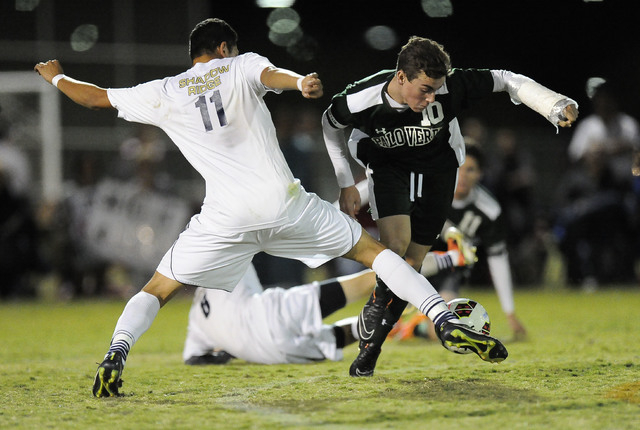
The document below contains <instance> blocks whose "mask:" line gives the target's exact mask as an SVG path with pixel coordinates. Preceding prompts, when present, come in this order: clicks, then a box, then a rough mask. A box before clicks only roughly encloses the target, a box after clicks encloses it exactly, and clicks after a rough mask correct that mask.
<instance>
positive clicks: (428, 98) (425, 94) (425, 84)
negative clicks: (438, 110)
mask: <svg viewBox="0 0 640 430" xmlns="http://www.w3.org/2000/svg"><path fill="white" fill-rule="evenodd" d="M398 78H399V80H400V82H401V84H402V86H401V93H402V98H403V99H404V101H405V103H406V104H407V105H409V108H410V109H411V110H412V111H414V112H422V111H423V110H424V109H425V108H426V107H427V105H428V104H429V103H433V102H434V101H435V99H436V91H437V90H438V89H439V88H440V87H441V86H443V85H444V81H445V79H446V78H445V77H444V76H443V77H442V78H438V79H433V78H430V77H429V76H427V75H426V74H425V73H424V72H421V73H420V74H419V75H418V76H417V77H416V78H414V79H413V80H411V81H409V80H408V79H407V76H406V75H405V74H404V73H403V72H402V71H400V72H399V76H398Z"/></svg>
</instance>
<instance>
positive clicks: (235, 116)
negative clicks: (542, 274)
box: [34, 18, 507, 397]
mask: <svg viewBox="0 0 640 430" xmlns="http://www.w3.org/2000/svg"><path fill="white" fill-rule="evenodd" d="M237 40H238V37H237V34H236V32H235V30H233V29H232V28H231V26H229V24H227V23H226V22H225V21H223V20H220V19H215V18H214V19H207V20H204V21H202V22H201V23H199V24H197V25H196V27H195V28H194V29H193V31H192V32H191V35H190V39H189V52H190V56H191V60H192V64H193V66H192V67H191V68H190V69H189V70H187V71H186V72H184V73H181V74H179V75H177V76H173V77H169V78H165V79H162V80H157V81H152V82H147V83H144V84H141V85H138V86H136V87H133V88H126V89H109V90H107V89H104V88H100V87H98V86H96V85H94V84H90V83H87V82H81V81H77V80H75V79H71V78H69V77H67V76H66V75H64V73H63V69H62V66H61V65H60V63H59V62H58V61H57V60H50V61H47V62H43V63H38V64H37V65H36V66H35V67H34V69H35V70H36V71H37V72H38V73H39V74H40V75H41V76H42V77H43V78H44V79H45V80H46V81H47V82H50V83H51V84H53V85H55V86H56V87H57V88H58V89H60V90H61V91H62V92H63V93H64V94H65V95H67V96H68V97H69V98H70V99H71V100H73V101H74V102H76V103H78V104H80V105H83V106H86V107H89V108H94V109H99V108H115V109H117V110H118V112H119V116H120V117H122V118H124V119H126V120H129V121H135V122H140V123H144V124H150V125H155V126H157V127H159V128H161V129H162V130H164V131H165V132H166V133H167V135H168V136H169V137H171V139H172V140H173V141H174V143H175V144H176V145H177V146H178V147H179V148H180V150H181V151H182V153H183V154H184V155H185V157H186V158H187V160H188V161H189V162H190V163H191V164H192V165H193V166H194V167H195V168H196V169H197V170H198V172H199V173H200V174H201V175H202V176H203V178H204V179H205V182H206V198H205V200H204V203H203V206H202V211H201V213H200V214H198V215H195V216H194V217H193V218H192V219H191V222H190V223H189V225H188V227H187V229H186V230H185V231H184V232H183V233H182V234H180V236H179V237H178V239H177V240H176V242H175V244H174V245H173V246H172V247H171V248H170V249H169V250H168V251H167V253H166V255H165V256H164V258H163V259H162V261H161V262H160V264H159V266H158V268H157V270H156V272H155V273H154V275H153V276H152V278H151V280H150V281H149V282H148V283H147V284H146V285H145V286H144V287H143V289H142V291H140V292H139V293H138V294H136V295H135V296H133V297H132V298H131V300H129V302H128V303H127V305H126V306H125V309H124V311H123V313H122V315H121V316H120V318H119V319H118V322H117V323H116V327H115V330H114V334H113V337H112V339H111V345H110V347H109V350H108V352H107V354H106V356H105V359H104V361H103V362H102V363H101V364H100V365H99V367H98V371H97V372H96V378H95V381H94V386H93V394H94V395H95V396H98V397H110V396H116V395H118V394H119V391H118V388H119V387H120V386H121V384H122V380H121V375H122V371H123V369H124V364H125V360H126V358H127V356H128V353H129V350H130V349H131V347H132V346H133V345H134V344H135V342H136V341H137V340H138V339H139V338H140V336H142V334H143V333H144V332H145V331H146V330H147V329H148V328H149V327H150V326H151V323H152V322H153V320H154V319H155V317H156V315H157V313H158V311H159V310H160V307H161V306H163V305H164V304H165V303H166V302H167V301H168V300H170V299H171V297H173V296H174V295H175V294H176V293H177V292H178V291H180V290H181V289H182V288H183V287H184V286H202V287H206V288H220V289H226V290H232V289H233V288H234V287H235V285H236V284H237V283H238V282H239V281H240V278H241V277H242V275H243V274H244V273H245V271H246V270H247V268H248V267H249V264H250V262H251V259H252V257H253V256H254V255H255V254H256V253H258V252H261V251H264V252H267V253H269V254H271V255H275V256H280V257H286V258H295V259H298V260H300V261H302V262H304V263H305V264H307V265H308V266H310V267H317V266H319V265H321V264H323V263H325V262H327V261H329V260H331V259H333V258H336V257H339V256H344V257H346V258H349V259H352V260H355V261H357V262H359V263H361V264H363V265H365V266H366V267H369V268H372V269H373V270H374V271H375V272H376V273H377V274H378V276H379V277H380V278H381V279H382V280H383V281H384V282H385V283H386V284H387V285H388V286H389V288H391V289H392V290H393V291H394V293H395V294H396V295H397V296H398V297H400V298H402V299H403V300H406V301H408V302H410V303H412V304H413V305H414V306H416V307H417V308H418V309H420V311H421V312H423V313H424V314H426V315H427V316H428V317H429V318H430V319H431V320H432V321H434V323H435V325H436V327H437V328H438V333H439V335H440V338H441V339H443V341H442V343H443V346H444V347H445V348H447V349H449V350H451V351H454V352H455V351H456V350H460V349H468V350H472V351H473V352H475V353H476V354H477V355H478V356H479V357H480V358H481V359H483V360H485V361H489V362H500V361H502V360H504V359H505V358H506V357H507V351H506V348H505V347H504V346H503V345H502V343H501V342H500V341H498V340H497V339H494V338H491V337H488V336H484V335H478V334H475V333H473V332H472V331H470V330H467V329H466V328H464V327H462V326H460V325H459V324H458V323H457V321H456V318H455V316H454V315H453V314H452V313H451V312H450V311H449V309H448V308H447V305H446V303H445V302H444V300H443V299H442V297H440V295H439V294H438V293H437V291H436V290H435V289H434V288H433V286H432V285H431V284H430V283H429V282H428V281H427V280H426V279H425V278H424V277H423V276H421V275H420V274H418V273H417V272H416V271H415V270H413V269H412V268H411V266H409V265H408V264H407V263H406V262H405V261H404V260H403V259H402V258H400V257H399V256H398V255H397V254H394V253H393V252H392V251H391V250H389V249H387V248H386V247H384V246H383V245H382V244H381V243H380V242H378V241H376V240H375V239H373V238H372V237H371V236H370V235H369V234H368V233H366V232H365V231H363V229H362V227H361V226H360V225H359V224H358V223H357V222H356V221H355V220H353V219H352V218H350V217H349V216H347V215H345V214H343V213H341V212H340V211H339V210H337V209H336V208H334V207H333V206H332V205H331V204H330V203H328V202H325V201H323V200H321V199H320V198H319V197H317V196H316V195H314V194H309V193H307V192H306V191H305V190H304V189H303V188H302V187H301V186H300V183H299V181H297V180H295V179H294V178H293V175H292V174H291V171H290V170H289V167H288V166H287V164H286V163H285V160H284V156H283V155H282V153H281V151H280V149H279V147H278V141H277V139H276V131H275V127H274V125H273V122H272V121H271V117H270V114H269V112H268V109H267V107H266V104H265V102H264V100H263V97H264V95H265V94H266V92H267V91H269V90H273V91H276V92H278V91H281V90H285V89H290V90H295V89H298V90H299V91H300V92H301V93H302V95H303V96H304V97H306V98H318V97H320V96H322V94H323V91H322V83H321V81H320V79H319V78H318V76H317V75H316V74H315V73H313V74H308V75H306V76H301V75H299V74H297V73H294V72H291V71H289V70H286V69H281V68H277V67H275V66H273V65H272V64H271V63H270V62H269V61H268V60H267V59H266V58H265V57H262V56H259V55H257V54H244V55H239V53H238V46H237Z"/></svg>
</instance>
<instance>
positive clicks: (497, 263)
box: [487, 252, 527, 338]
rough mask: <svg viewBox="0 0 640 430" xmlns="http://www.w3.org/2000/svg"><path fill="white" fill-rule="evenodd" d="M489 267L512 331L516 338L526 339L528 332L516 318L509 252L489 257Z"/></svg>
mask: <svg viewBox="0 0 640 430" xmlns="http://www.w3.org/2000/svg"><path fill="white" fill-rule="evenodd" d="M487 265H488V266H489V272H490V273H491V280H492V281H493V286H494V288H495V289H496V293H497V294H498V299H499V300H500V305H501V306H502V310H503V311H504V313H505V315H506V316H507V321H508V322H509V326H511V330H513V333H514V335H515V337H516V338H523V337H525V336H526V334H527V331H526V330H525V328H524V326H523V325H522V323H521V322H520V321H519V320H518V317H517V316H516V311H515V304H514V301H513V281H512V278H511V267H510V266H509V254H508V253H507V252H503V253H501V254H498V255H491V256H488V257H487Z"/></svg>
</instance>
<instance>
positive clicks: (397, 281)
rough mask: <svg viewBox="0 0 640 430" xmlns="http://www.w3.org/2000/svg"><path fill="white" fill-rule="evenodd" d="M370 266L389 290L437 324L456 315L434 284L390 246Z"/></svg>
mask: <svg viewBox="0 0 640 430" xmlns="http://www.w3.org/2000/svg"><path fill="white" fill-rule="evenodd" d="M371 268H372V269H373V271H374V272H376V274H377V275H378V276H379V277H380V278H381V279H382V280H383V281H384V283H385V284H387V287H389V288H390V289H391V291H393V292H394V293H395V294H396V295H397V296H398V297H400V298H401V299H402V300H406V301H407V302H409V303H411V304H412V305H413V306H415V307H416V308H418V309H419V310H420V312H422V313H423V314H425V315H426V316H427V317H428V318H429V319H430V320H431V321H433V323H434V324H435V325H436V326H440V324H442V323H443V322H444V321H446V320H449V319H454V318H455V316H454V315H453V314H452V313H451V311H450V310H449V308H448V307H447V304H446V303H445V302H444V300H443V299H442V297H440V294H438V292H437V291H436V290H435V288H433V285H431V284H430V283H429V281H427V279H426V278H425V277H424V276H422V275H421V274H419V273H418V272H416V271H415V270H414V269H413V267H411V266H410V265H409V264H407V262H406V261H404V260H403V259H402V258H400V257H399V256H398V254H396V253H394V252H393V251H391V250H390V249H385V250H384V251H382V252H381V253H380V254H378V256H377V257H376V258H375V259H374V260H373V264H372V266H371Z"/></svg>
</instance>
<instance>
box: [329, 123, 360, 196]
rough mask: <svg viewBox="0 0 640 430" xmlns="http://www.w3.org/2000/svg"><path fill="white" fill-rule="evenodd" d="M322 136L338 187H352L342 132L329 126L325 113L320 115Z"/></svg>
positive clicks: (351, 177)
mask: <svg viewBox="0 0 640 430" xmlns="http://www.w3.org/2000/svg"><path fill="white" fill-rule="evenodd" d="M345 128H346V127H345ZM322 135H323V136H324V144H325V145H326V146H327V152H328V153H329V158H331V164H333V170H334V171H335V172H336V179H337V180H338V186H339V187H340V188H346V187H350V186H352V185H354V184H355V180H354V179H353V173H352V172H351V166H349V159H348V158H347V144H346V142H345V136H344V131H343V129H339V128H335V127H334V126H332V125H331V124H329V119H328V118H327V112H326V111H325V112H324V113H323V114H322Z"/></svg>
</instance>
